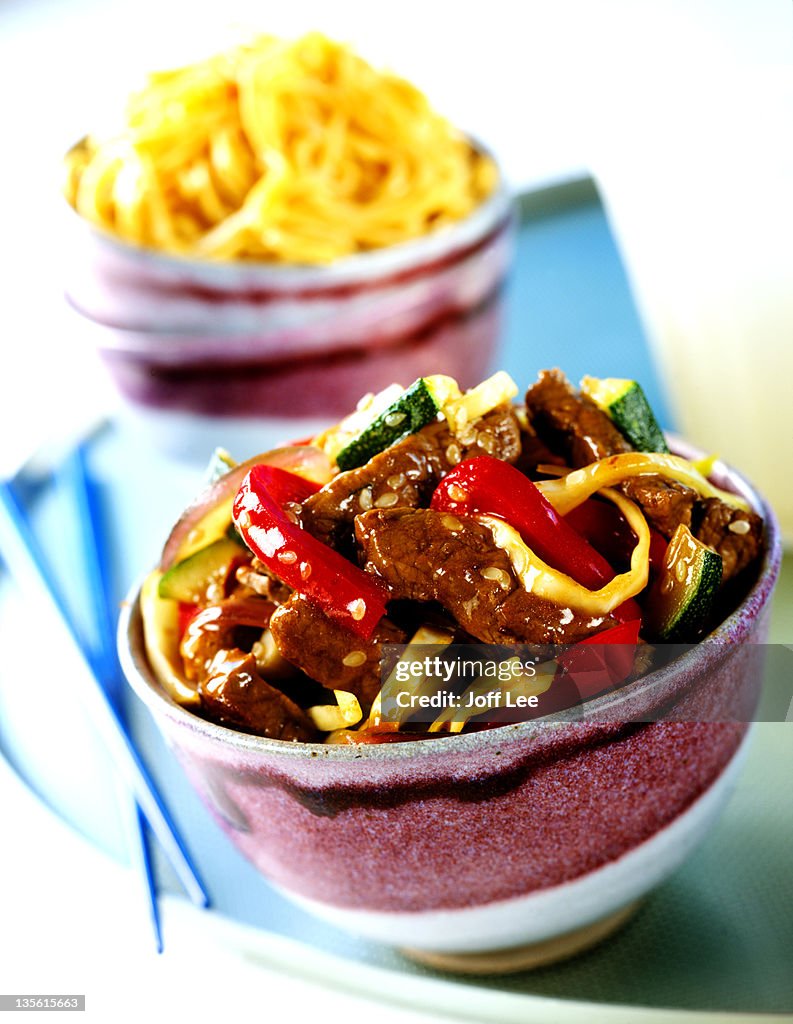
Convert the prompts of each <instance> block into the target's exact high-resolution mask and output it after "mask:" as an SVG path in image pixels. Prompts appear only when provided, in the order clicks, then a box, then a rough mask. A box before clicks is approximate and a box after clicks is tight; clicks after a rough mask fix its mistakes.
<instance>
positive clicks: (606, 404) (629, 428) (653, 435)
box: [581, 377, 669, 454]
mask: <svg viewBox="0 0 793 1024" xmlns="http://www.w3.org/2000/svg"><path fill="white" fill-rule="evenodd" d="M581 393H582V394H583V395H586V397H587V398H590V399H591V400H592V401H593V402H594V403H595V405H596V406H597V407H598V408H599V409H602V410H603V412H604V413H606V415H607V416H608V417H609V418H610V419H611V420H612V421H613V422H614V425H615V426H616V427H617V429H618V430H619V431H620V433H622V434H624V435H625V437H626V438H627V439H628V440H629V441H630V443H631V444H632V445H633V447H634V448H635V449H636V450H637V451H639V452H662V453H664V454H666V453H668V452H669V448H668V447H667V444H666V441H665V440H664V435H663V431H662V430H661V428H660V427H659V426H658V421H657V420H656V418H655V415H654V413H653V410H652V409H651V408H650V403H649V402H648V401H647V397H646V395H645V394H644V391H643V390H642V386H641V384H639V383H638V381H635V380H622V379H621V378H619V377H604V378H602V379H601V378H598V377H584V379H583V380H582V381H581Z"/></svg>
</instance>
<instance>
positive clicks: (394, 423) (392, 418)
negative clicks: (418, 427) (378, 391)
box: [383, 412, 405, 427]
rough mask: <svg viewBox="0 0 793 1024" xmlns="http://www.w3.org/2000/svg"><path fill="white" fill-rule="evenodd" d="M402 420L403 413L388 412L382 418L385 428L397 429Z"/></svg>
mask: <svg viewBox="0 0 793 1024" xmlns="http://www.w3.org/2000/svg"><path fill="white" fill-rule="evenodd" d="M404 418H405V413H403V412H388V413H386V414H385V416H384V417H383V420H384V422H385V425H386V426H387V427H398V426H399V424H400V423H401V422H402V420H404Z"/></svg>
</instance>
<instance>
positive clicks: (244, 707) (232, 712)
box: [198, 649, 317, 742]
mask: <svg viewBox="0 0 793 1024" xmlns="http://www.w3.org/2000/svg"><path fill="white" fill-rule="evenodd" d="M198 693H199V696H200V697H201V705H202V707H203V708H204V710H205V712H206V713H207V715H208V717H210V718H211V719H212V720H213V721H215V722H218V723H219V724H221V725H230V726H232V727H234V728H236V729H245V730H247V731H249V732H253V733H256V734H257V735H258V736H269V737H271V738H272V739H277V740H302V741H304V742H308V741H311V740H313V739H316V736H317V730H316V728H315V727H314V725H313V723H312V722H311V719H310V718H309V717H308V715H307V714H306V713H305V712H304V711H303V710H302V709H301V708H299V707H298V706H297V704H295V703H294V701H291V700H290V699H289V698H288V697H287V696H286V695H285V694H283V693H281V692H280V690H276V689H275V687H273V686H270V684H269V683H268V682H266V681H265V680H264V679H262V677H261V676H260V675H259V672H258V670H257V668H256V659H255V658H254V656H253V655H252V654H246V653H245V652H244V651H241V650H237V649H231V650H223V651H218V653H217V654H216V655H215V657H214V658H213V659H212V661H211V662H210V664H209V666H208V668H207V674H206V677H205V678H204V679H202V680H201V682H200V683H199V684H198Z"/></svg>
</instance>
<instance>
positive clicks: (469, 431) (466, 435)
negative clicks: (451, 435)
mask: <svg viewBox="0 0 793 1024" xmlns="http://www.w3.org/2000/svg"><path fill="white" fill-rule="evenodd" d="M457 440H458V441H459V442H460V444H473V443H474V441H476V430H474V428H473V427H472V426H471V424H470V423H468V424H466V426H465V429H462V430H458V431H457Z"/></svg>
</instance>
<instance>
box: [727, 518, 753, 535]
mask: <svg viewBox="0 0 793 1024" xmlns="http://www.w3.org/2000/svg"><path fill="white" fill-rule="evenodd" d="M751 528H752V527H751V526H750V525H749V522H748V521H747V520H746V519H735V520H733V522H731V523H730V525H729V526H728V527H727V529H728V530H729V531H730V533H737V534H738V536H739V537H743V536H745V535H746V534H747V533H748V532H749V531H750V530H751Z"/></svg>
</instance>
